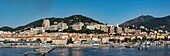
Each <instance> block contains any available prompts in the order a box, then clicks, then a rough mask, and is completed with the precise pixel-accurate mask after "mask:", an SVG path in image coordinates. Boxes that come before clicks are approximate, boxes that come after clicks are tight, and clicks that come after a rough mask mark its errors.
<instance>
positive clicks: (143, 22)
mask: <svg viewBox="0 0 170 56" xmlns="http://www.w3.org/2000/svg"><path fill="white" fill-rule="evenodd" d="M44 19H49V20H50V22H51V23H50V24H51V25H53V24H54V23H52V22H64V23H66V24H67V25H68V26H70V25H72V24H75V23H78V22H82V23H87V22H88V23H91V22H93V23H98V24H104V23H101V22H99V21H97V20H94V19H92V18H89V17H86V16H83V15H72V16H69V17H64V18H55V17H50V18H44ZM44 19H40V20H36V21H34V22H31V23H29V24H27V25H24V26H19V27H17V28H11V27H8V26H4V27H1V28H0V30H1V31H17V30H23V29H26V28H32V27H41V26H42V23H43V20H44ZM169 23H170V16H165V17H153V16H150V15H141V16H139V17H137V18H134V19H131V20H129V21H126V22H124V23H122V24H120V26H121V27H123V28H125V27H128V26H132V25H134V26H136V27H140V26H145V27H146V28H149V29H154V30H158V29H162V30H168V31H170V24H169Z"/></svg>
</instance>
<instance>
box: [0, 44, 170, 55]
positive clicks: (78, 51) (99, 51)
mask: <svg viewBox="0 0 170 56" xmlns="http://www.w3.org/2000/svg"><path fill="white" fill-rule="evenodd" d="M33 50H34V49H32V48H0V56H24V52H25V51H27V52H30V53H28V56H42V55H41V53H31V51H33ZM169 55H170V47H168V46H158V47H149V48H148V49H146V50H138V49H136V48H97V47H93V48H56V49H54V50H53V51H51V52H50V53H47V54H45V56H169Z"/></svg>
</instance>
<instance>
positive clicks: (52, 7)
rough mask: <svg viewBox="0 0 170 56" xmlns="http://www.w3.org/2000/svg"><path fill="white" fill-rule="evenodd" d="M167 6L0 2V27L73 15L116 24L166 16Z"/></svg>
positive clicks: (142, 1)
mask: <svg viewBox="0 0 170 56" xmlns="http://www.w3.org/2000/svg"><path fill="white" fill-rule="evenodd" d="M96 2H97V3H96ZM103 2H105V3H103ZM63 4H64V5H63ZM169 4H170V3H169V2H168V0H163V1H162V0H149V1H148V0H147V1H146V0H138V1H135V0H128V1H124V0H120V1H118V0H109V1H104V0H97V1H89V0H87V1H85V0H84V1H80V0H72V1H69V0H65V1H63V0H62V1H61V0H48V1H47V0H36V1H34V0H29V1H27V2H25V1H22V0H14V1H11V0H1V2H0V8H3V9H1V10H0V12H1V14H0V18H1V21H0V27H3V26H10V27H13V28H15V27H18V26H22V25H26V24H28V23H30V22H33V21H35V20H39V19H43V18H47V17H56V18H60V17H62V18H63V17H67V16H70V15H75V14H81V15H85V16H88V17H90V18H93V19H94V20H98V21H100V22H103V23H108V24H112V25H116V24H120V23H123V22H125V21H128V20H131V19H133V18H136V17H138V16H140V15H151V16H154V17H163V16H167V15H169V13H170V12H169V11H168V10H169V9H170V8H168V5H169ZM158 8H161V9H158ZM118 19H119V20H118Z"/></svg>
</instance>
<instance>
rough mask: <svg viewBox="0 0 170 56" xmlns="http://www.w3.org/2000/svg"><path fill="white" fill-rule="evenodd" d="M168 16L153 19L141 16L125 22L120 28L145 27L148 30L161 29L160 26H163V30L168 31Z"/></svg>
mask: <svg viewBox="0 0 170 56" xmlns="http://www.w3.org/2000/svg"><path fill="white" fill-rule="evenodd" d="M169 23H170V16H165V17H159V18H158V17H153V16H150V15H142V16H139V17H137V18H134V19H132V20H129V21H126V22H124V23H122V24H120V26H122V27H128V26H132V25H134V26H136V27H139V26H145V27H146V28H150V29H156V30H158V29H162V28H161V26H165V27H164V29H163V30H168V31H170V24H169Z"/></svg>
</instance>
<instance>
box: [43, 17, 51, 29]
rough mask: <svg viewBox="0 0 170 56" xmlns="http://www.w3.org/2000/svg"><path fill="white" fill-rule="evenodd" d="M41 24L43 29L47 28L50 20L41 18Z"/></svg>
mask: <svg viewBox="0 0 170 56" xmlns="http://www.w3.org/2000/svg"><path fill="white" fill-rule="evenodd" d="M42 26H43V27H44V29H48V28H49V27H50V21H49V20H48V19H45V20H43V24H42Z"/></svg>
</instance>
